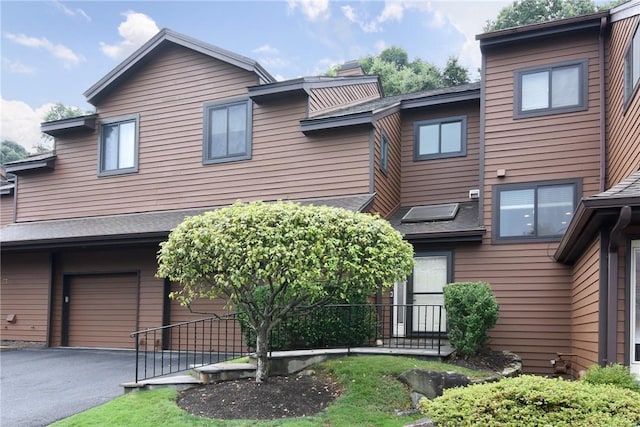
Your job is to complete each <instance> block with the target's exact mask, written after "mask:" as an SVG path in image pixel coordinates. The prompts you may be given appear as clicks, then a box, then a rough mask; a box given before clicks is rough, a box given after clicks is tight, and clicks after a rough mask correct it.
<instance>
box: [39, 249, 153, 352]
mask: <svg viewBox="0 0 640 427" xmlns="http://www.w3.org/2000/svg"><path fill="white" fill-rule="evenodd" d="M157 250H158V248H157V247H156V246H148V247H140V248H137V249H127V248H121V249H100V250H96V249H87V250H85V251H82V252H79V251H68V252H61V253H59V254H57V255H56V266H55V271H56V277H55V287H54V293H53V322H52V325H51V326H52V337H51V338H52V340H51V342H52V345H60V340H61V327H62V282H63V277H64V275H70V276H82V275H96V274H101V275H108V274H116V273H136V274H138V275H139V281H140V284H139V301H140V305H139V308H138V314H137V326H134V327H133V329H138V330H140V329H145V328H152V327H157V326H162V311H163V310H162V308H163V303H164V295H163V294H164V282H163V280H161V279H158V278H156V277H155V273H156V271H157V268H158V267H157V262H156V252H157ZM131 332H135V330H131V331H130V333H131Z"/></svg>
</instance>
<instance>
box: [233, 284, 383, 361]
mask: <svg viewBox="0 0 640 427" xmlns="http://www.w3.org/2000/svg"><path fill="white" fill-rule="evenodd" d="M254 296H255V299H256V301H257V302H258V303H259V304H260V303H264V301H265V299H266V298H267V296H268V293H267V292H266V290H265V289H263V288H262V287H259V288H256V291H255V293H254ZM329 304H332V305H331V306H324V307H316V308H313V309H308V308H306V307H299V308H298V309H296V310H294V311H292V312H290V314H289V315H288V316H286V317H285V318H284V319H283V320H282V321H280V322H279V323H278V325H277V326H276V327H275V328H274V330H272V331H271V337H270V345H269V350H272V351H279V350H301V349H311V348H332V347H333V348H335V347H348V346H357V345H362V344H364V343H365V342H367V341H369V340H371V339H373V338H375V337H376V331H377V326H378V321H377V320H378V318H377V315H376V312H375V306H373V305H371V304H367V303H366V297H364V296H363V295H362V294H356V293H354V294H353V295H345V296H344V298H341V297H335V298H333V299H331V300H330V302H329ZM338 304H345V305H338ZM346 304H353V305H346ZM238 315H239V318H240V325H241V329H242V334H243V336H244V339H245V343H246V345H247V346H249V347H255V345H256V334H255V332H254V331H253V330H252V329H251V328H250V327H249V324H248V322H247V316H246V314H245V313H243V312H242V311H241V310H238Z"/></svg>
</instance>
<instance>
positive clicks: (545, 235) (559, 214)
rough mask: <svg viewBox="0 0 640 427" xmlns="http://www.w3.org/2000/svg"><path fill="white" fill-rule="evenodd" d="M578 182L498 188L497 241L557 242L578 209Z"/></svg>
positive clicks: (496, 199) (496, 193)
mask: <svg viewBox="0 0 640 427" xmlns="http://www.w3.org/2000/svg"><path fill="white" fill-rule="evenodd" d="M577 194H578V183H577V182H575V181H570V182H566V181H565V182H542V183H539V184H515V185H499V186H496V191H495V199H494V200H495V205H494V212H495V218H496V219H497V221H496V223H495V224H494V236H495V237H496V238H498V239H512V240H522V239H557V238H559V237H561V236H562V235H563V234H564V232H565V231H566V229H567V226H568V225H569V222H570V221H571V217H572V216H573V211H574V210H575V207H576V199H577Z"/></svg>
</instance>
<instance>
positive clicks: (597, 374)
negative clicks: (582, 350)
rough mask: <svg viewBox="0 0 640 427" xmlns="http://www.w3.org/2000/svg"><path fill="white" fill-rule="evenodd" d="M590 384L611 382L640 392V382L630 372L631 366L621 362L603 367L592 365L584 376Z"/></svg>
mask: <svg viewBox="0 0 640 427" xmlns="http://www.w3.org/2000/svg"><path fill="white" fill-rule="evenodd" d="M582 380H583V381H585V382H587V383H589V384H611V385H614V386H616V387H621V388H626V389H629V390H633V391H635V392H638V393H640V383H639V382H638V381H637V380H636V379H635V377H634V376H633V375H632V374H630V373H629V368H628V367H626V366H624V365H620V364H619V363H616V364H613V365H609V366H606V367H602V366H599V365H593V366H590V367H589V369H587V373H586V375H585V376H584V377H583V378H582Z"/></svg>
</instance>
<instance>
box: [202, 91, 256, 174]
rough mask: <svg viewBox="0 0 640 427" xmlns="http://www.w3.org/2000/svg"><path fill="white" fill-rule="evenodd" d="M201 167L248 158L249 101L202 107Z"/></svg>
mask: <svg viewBox="0 0 640 427" xmlns="http://www.w3.org/2000/svg"><path fill="white" fill-rule="evenodd" d="M203 152H204V154H203V156H204V159H203V162H204V163H222V162H230V161H235V160H246V159H250V158H251V101H250V100H241V101H235V102H225V103H220V102H215V103H209V104H205V107H204V150H203Z"/></svg>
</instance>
